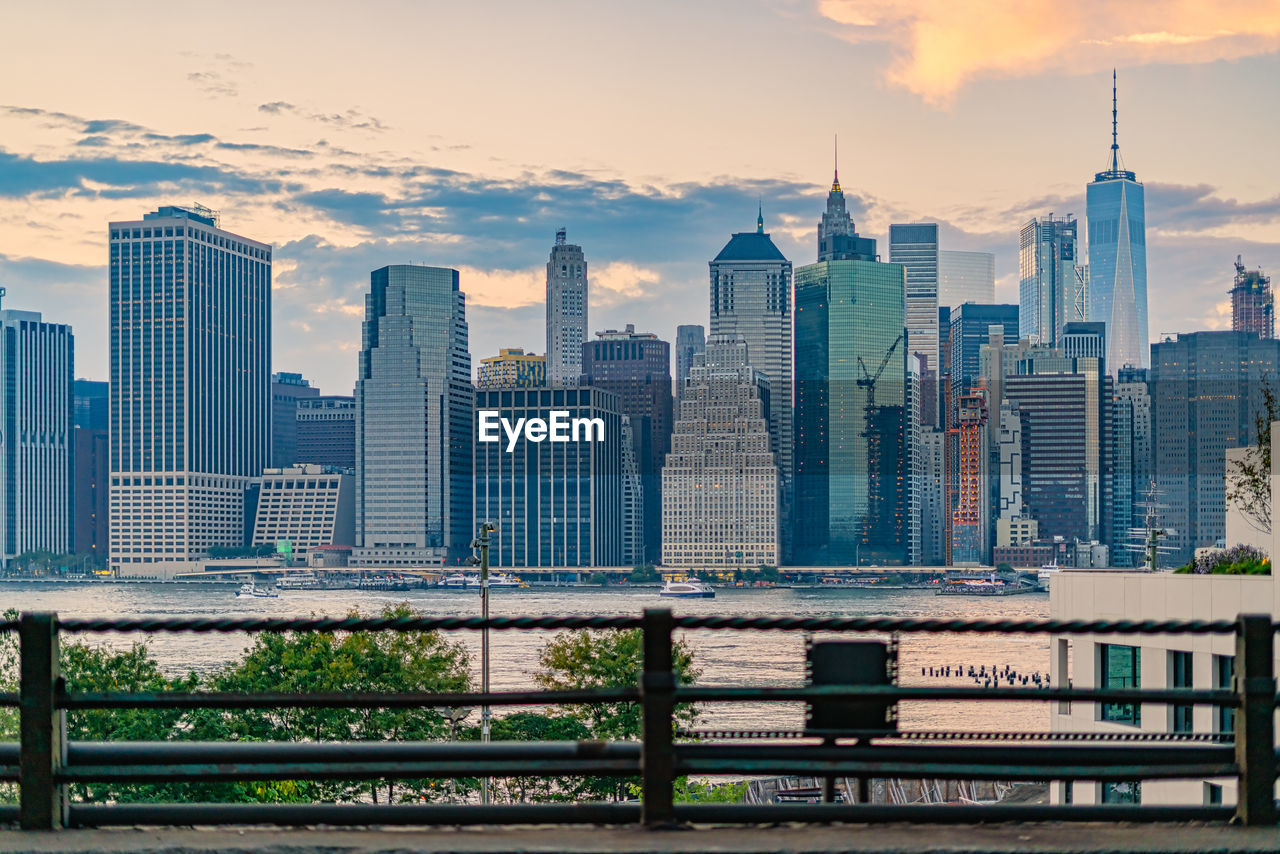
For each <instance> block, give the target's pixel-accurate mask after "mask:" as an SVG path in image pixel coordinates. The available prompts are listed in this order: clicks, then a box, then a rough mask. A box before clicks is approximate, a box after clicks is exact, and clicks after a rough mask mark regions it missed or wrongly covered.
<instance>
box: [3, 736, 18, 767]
mask: <svg viewBox="0 0 1280 854" xmlns="http://www.w3.org/2000/svg"><path fill="white" fill-rule="evenodd" d="M21 758H22V743H21V742H18V741H0V765H15V764H17V762H18V760H20V759H21Z"/></svg>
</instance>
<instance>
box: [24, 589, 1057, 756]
mask: <svg viewBox="0 0 1280 854" xmlns="http://www.w3.org/2000/svg"><path fill="white" fill-rule="evenodd" d="M406 601H407V602H408V603H410V605H412V607H413V608H415V609H416V610H418V611H420V612H421V613H423V614H424V615H426V616H478V615H479V613H480V597H479V595H478V593H477V592H475V591H453V590H432V589H424V590H414V591H408V592H395V593H384V592H376V591H357V590H291V591H281V593H280V598H278V599H237V598H235V597H234V588H231V587H213V586H208V587H206V586H197V585H185V584H132V583H130V584H111V583H96V584H83V585H82V584H64V583H36V582H17V583H15V582H10V583H4V582H0V611H3V610H5V609H8V608H17V609H19V610H51V611H56V612H58V613H59V614H60V615H61V616H63V617H114V618H134V617H222V616H242V617H257V616H270V617H306V616H332V617H340V616H344V615H345V614H346V613H347V612H348V611H350V610H352V609H355V610H358V611H359V612H360V613H361V614H364V615H375V614H377V613H378V612H380V611H381V610H382V609H383V608H384V607H385V606H387V605H391V604H394V603H397V602H406ZM666 606H670V607H671V608H672V609H673V610H674V611H675V612H676V613H677V614H714V615H724V616H744V617H768V616H789V617H851V616H887V617H920V618H926V617H927V618H933V617H936V618H943V619H951V618H959V619H988V618H994V619H1005V618H1007V619H1046V618H1047V617H1048V614H1049V597H1048V595H1047V594H1043V593H1032V594H1026V595H1021V596H1003V597H990V598H986V597H982V598H979V597H963V596H937V595H935V594H934V592H933V591H931V590H868V589H850V588H845V589H839V588H817V589H815V588H795V589H788V588H773V589H734V588H728V589H720V590H718V591H717V593H716V598H714V599H689V600H670V599H660V598H659V597H658V595H657V590H656V589H653V588H641V589H620V588H603V589H594V588H563V587H560V588H555V587H547V588H532V589H522V590H495V591H493V595H492V599H491V603H490V611H491V613H492V615H493V616H544V615H549V616H570V615H586V614H604V615H619V614H623V615H638V614H639V613H640V611H641V610H642V609H644V608H647V607H648V608H652V607H666ZM550 635H551V633H549V632H493V633H491V649H492V658H491V662H492V664H491V671H490V672H491V680H492V685H493V688H494V689H495V690H513V689H520V688H530V687H533V680H532V674H533V673H534V672H535V671H536V670H537V667H538V654H539V652H540V651H541V649H542V647H543V646H544V645H545V644H546V642H547V639H548V637H549V636H550ZM84 637H87V638H88V639H89V640H90V642H93V643H111V644H113V645H114V644H121V643H124V644H128V643H131V642H134V641H137V642H143V643H146V645H147V647H148V649H149V650H150V651H151V653H152V655H154V656H155V658H156V659H157V661H158V662H159V663H160V665H161V666H162V667H163V668H165V669H166V670H167V671H170V672H172V673H175V674H176V673H184V672H186V671H189V670H194V671H196V672H201V673H203V672H209V671H211V670H215V669H217V668H219V667H222V666H224V665H226V664H227V663H229V662H232V661H235V660H236V659H237V658H239V657H240V656H241V655H242V652H243V650H244V648H245V647H246V646H247V645H248V639H247V637H246V636H245V635H221V634H198V635H197V634H165V633H160V634H156V635H152V636H149V637H144V636H140V635H139V636H121V635H111V634H107V635H91V636H84ZM456 637H457V639H459V640H462V641H463V642H464V643H466V644H467V645H468V646H469V647H470V648H471V651H472V653H473V655H472V663H473V666H474V668H475V670H476V673H477V678H476V682H477V683H478V682H479V678H478V671H479V665H480V640H479V634H478V633H475V632H459V633H457V634H456ZM683 637H684V640H685V641H686V642H687V643H688V644H689V646H690V647H691V649H692V651H693V656H694V663H695V664H696V665H697V666H698V667H700V668H701V669H702V677H701V679H700V680H699V684H703V685H735V686H755V685H799V684H802V683H803V681H804V638H803V636H802V635H801V634H799V633H795V632H737V631H690V632H685V633H683ZM899 663H900V674H901V682H902V684H904V685H953V686H971V685H974V684H975V683H974V681H973V680H972V679H970V678H968V677H965V676H959V675H957V673H956V669H957V667H963V668H964V669H966V670H967V669H968V667H969V666H970V665H973V666H974V667H977V666H980V665H981V666H985V667H986V668H987V670H988V671H990V670H991V668H992V667H998V668H1000V669H1003V668H1005V667H1012V668H1013V669H1014V670H1015V671H1017V672H1018V673H1020V674H1031V673H1037V672H1038V673H1041V674H1046V673H1047V671H1048V669H1049V653H1048V638H1047V637H1046V636H1043V635H1036V636H1021V635H1006V636H999V635H977V634H967V635H964V634H959V635H958V634H950V635H944V634H934V635H924V634H921V635H904V636H903V637H902V639H901V643H900V649H899ZM947 666H950V667H951V668H952V675H951V676H950V677H947V676H940V675H933V676H931V675H927V674H926V675H922V669H923V670H925V671H928V670H929V669H930V668H932V669H933V670H934V672H935V673H937V672H938V671H939V668H944V667H947ZM899 719H900V722H901V726H902V728H903V729H907V730H935V731H936V730H946V731H954V730H983V731H997V730H998V731H1043V730H1047V729H1048V706H1047V705H1046V704H1044V703H1008V702H971V703H937V702H928V703H924V702H915V703H903V704H902V708H901V709H900V713H899ZM803 723H804V710H803V707H802V706H801V705H799V704H795V703H786V704H784V703H754V704H709V705H708V706H707V707H705V708H704V709H703V710H702V713H701V715H700V717H699V720H698V724H697V726H698V728H700V729H721V730H744V729H749V730H757V729H767V730H795V729H800V728H802V726H803Z"/></svg>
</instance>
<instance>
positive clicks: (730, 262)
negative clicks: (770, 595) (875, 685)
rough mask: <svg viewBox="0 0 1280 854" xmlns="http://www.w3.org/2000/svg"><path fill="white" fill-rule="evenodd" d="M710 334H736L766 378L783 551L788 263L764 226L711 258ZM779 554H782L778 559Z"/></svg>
mask: <svg viewBox="0 0 1280 854" xmlns="http://www.w3.org/2000/svg"><path fill="white" fill-rule="evenodd" d="M710 268H711V335H712V336H713V337H714V336H720V337H727V338H729V339H735V338H740V339H742V341H743V343H745V344H746V346H747V363H748V364H749V365H751V367H753V368H755V369H756V370H758V371H760V373H762V374H764V375H765V377H766V378H768V380H769V399H770V401H771V404H770V407H769V437H770V440H771V441H772V445H771V448H772V450H773V451H774V453H775V454H777V465H778V476H779V484H780V489H781V490H782V491H781V494H780V496H779V500H780V504H779V509H780V513H781V518H782V531H783V554H784V555H786V554H788V546H789V537H790V519H791V500H792V498H791V495H792V488H791V482H792V474H793V464H792V446H793V442H792V416H791V406H792V395H791V340H792V339H791V322H792V318H791V262H790V261H788V260H787V259H786V258H785V257H784V256H783V254H782V253H781V252H780V251H779V250H778V247H777V246H775V245H774V244H773V240H771V239H770V238H769V235H768V234H766V233H765V230H764V213H763V211H762V212H760V214H759V215H758V216H757V218H756V230H755V231H754V232H740V233H738V234H734V235H733V236H732V237H731V238H730V239H729V242H728V243H726V244H725V246H724V248H723V249H721V250H720V253H719V254H718V255H716V257H715V258H714V259H713V260H712V261H711V264H710ZM784 559H785V558H784Z"/></svg>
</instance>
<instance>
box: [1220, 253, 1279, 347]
mask: <svg viewBox="0 0 1280 854" xmlns="http://www.w3.org/2000/svg"><path fill="white" fill-rule="evenodd" d="M1231 331H1233V332H1256V333H1258V336H1259V337H1261V338H1275V337H1276V322H1275V300H1274V298H1273V296H1272V294H1271V277H1270V276H1264V275H1263V274H1262V271H1261V270H1246V269H1245V268H1244V264H1242V263H1241V261H1240V256H1239V255H1237V256H1236V281H1235V287H1233V288H1232V289H1231Z"/></svg>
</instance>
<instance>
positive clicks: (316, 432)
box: [297, 394, 356, 545]
mask: <svg viewBox="0 0 1280 854" xmlns="http://www.w3.org/2000/svg"><path fill="white" fill-rule="evenodd" d="M297 417H298V459H299V460H300V461H301V462H303V463H306V464H314V465H322V466H330V467H332V468H341V469H351V470H352V471H354V470H355V467H356V399H355V398H354V397H353V396H351V395H349V394H324V395H321V396H319V397H306V398H302V399H300V400H299V401H298V415H297ZM352 488H353V489H354V487H352ZM347 545H351V544H350V543H348V544H347Z"/></svg>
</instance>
